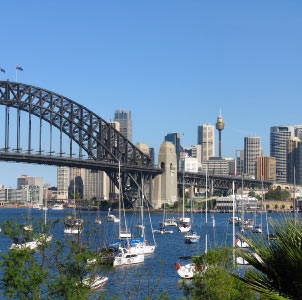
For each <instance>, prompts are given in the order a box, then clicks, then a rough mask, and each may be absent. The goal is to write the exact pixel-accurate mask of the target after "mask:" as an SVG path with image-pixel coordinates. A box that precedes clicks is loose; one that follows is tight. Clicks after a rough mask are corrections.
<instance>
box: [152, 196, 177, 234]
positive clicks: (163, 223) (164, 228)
mask: <svg viewBox="0 0 302 300" xmlns="http://www.w3.org/2000/svg"><path fill="white" fill-rule="evenodd" d="M165 220H166V203H165V202H164V211H163V220H162V222H160V228H159V229H156V230H153V232H155V233H161V234H166V233H173V230H166V226H165V224H166V222H165Z"/></svg>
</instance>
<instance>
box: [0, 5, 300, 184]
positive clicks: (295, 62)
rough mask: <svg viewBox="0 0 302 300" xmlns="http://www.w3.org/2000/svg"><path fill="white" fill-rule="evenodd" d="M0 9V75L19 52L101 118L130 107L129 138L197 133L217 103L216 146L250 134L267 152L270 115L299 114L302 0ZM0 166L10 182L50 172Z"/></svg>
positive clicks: (292, 118) (10, 71)
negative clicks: (220, 121)
mask: <svg viewBox="0 0 302 300" xmlns="http://www.w3.org/2000/svg"><path fill="white" fill-rule="evenodd" d="M1 12H2V13H1V18H0V24H1V28H2V32H1V33H2V34H1V47H0V67H2V68H4V69H5V70H6V73H5V74H3V73H0V78H1V79H7V78H9V79H10V80H15V66H16V64H19V65H21V66H22V67H23V68H24V72H22V73H21V72H20V73H19V78H18V81H20V82H24V83H28V84H32V85H36V86H39V87H43V88H46V89H48V90H52V91H55V92H58V93H60V94H62V95H64V96H66V97H69V98H71V99H73V100H75V101H77V102H79V103H81V104H83V105H85V106H87V107H88V108H90V109H92V110H93V111H95V112H96V113H97V114H98V115H100V116H101V117H103V118H104V119H106V120H110V119H112V118H113V112H114V110H115V109H118V108H122V109H130V110H132V117H133V140H134V142H137V141H141V142H145V143H147V144H148V145H149V146H151V147H155V148H156V149H159V146H160V144H161V142H162V141H163V139H164V136H165V135H166V133H168V132H181V133H184V145H185V146H190V145H193V144H196V143H197V126H198V125H200V124H203V123H211V124H214V123H215V122H216V118H217V116H218V113H219V108H220V107H221V109H222V114H223V117H224V120H225V130H224V132H223V137H222V138H223V155H224V156H226V157H232V156H234V151H235V149H242V148H243V138H244V136H252V135H257V136H261V137H262V143H263V148H264V153H265V154H267V155H268V154H269V128H270V126H274V125H281V124H301V123H302V120H301V94H302V85H301V79H302V78H301V70H302V56H301V53H302V2H301V1H298V0H297V1H294V0H292V1H285V0H284V1H279V0H272V1H269V0H267V1H263V0H259V1H257V0H254V1H239V0H238V1H233V0H229V1H224V0H221V1H219V0H217V1H202V0H152V1H151V0H144V1H142V0H110V1H109V0H107V1H103V0H93V1H58V0H52V1H48V0H45V1H38V0H36V1H33V0H32V1H31V0H29V1H23V0H20V1H14V0H11V1H3V3H1ZM2 126H4V122H3V125H2ZM2 126H1V127H2ZM1 127H0V128H1ZM0 142H1V141H0ZM216 148H217V147H216ZM0 166H1V170H4V169H5V170H8V171H7V172H5V173H4V172H0V183H3V184H6V185H11V186H15V184H16V183H15V182H16V177H17V176H18V175H20V174H23V173H26V174H30V175H35V176H38V175H41V176H44V177H45V181H47V182H49V183H51V184H56V169H55V168H53V167H41V166H32V165H26V164H8V163H4V162H2V163H0Z"/></svg>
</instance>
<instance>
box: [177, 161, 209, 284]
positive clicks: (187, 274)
mask: <svg viewBox="0 0 302 300" xmlns="http://www.w3.org/2000/svg"><path fill="white" fill-rule="evenodd" d="M191 206H192V205H191ZM198 240H199V239H198ZM207 252H208V168H207V165H206V224H205V253H207ZM179 259H182V260H183V259H191V257H186V256H185V257H180V258H179ZM175 270H176V271H177V274H178V275H179V276H180V277H181V278H183V279H191V278H193V276H194V275H195V274H196V272H198V273H202V272H204V271H205V270H206V267H205V266H204V265H196V264H195V263H193V262H192V263H188V264H185V265H181V264H180V263H176V264H175Z"/></svg>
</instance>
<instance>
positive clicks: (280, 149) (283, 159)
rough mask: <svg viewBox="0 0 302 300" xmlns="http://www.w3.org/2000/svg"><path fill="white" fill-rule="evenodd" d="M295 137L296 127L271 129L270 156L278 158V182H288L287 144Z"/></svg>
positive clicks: (275, 127)
mask: <svg viewBox="0 0 302 300" xmlns="http://www.w3.org/2000/svg"><path fill="white" fill-rule="evenodd" d="M294 136H295V127H294V126H291V125H288V126H273V127H271V129H270V156H272V157H275V158H276V181H277V182H280V183H286V181H287V175H286V174H287V142H288V140H289V139H290V138H291V137H294Z"/></svg>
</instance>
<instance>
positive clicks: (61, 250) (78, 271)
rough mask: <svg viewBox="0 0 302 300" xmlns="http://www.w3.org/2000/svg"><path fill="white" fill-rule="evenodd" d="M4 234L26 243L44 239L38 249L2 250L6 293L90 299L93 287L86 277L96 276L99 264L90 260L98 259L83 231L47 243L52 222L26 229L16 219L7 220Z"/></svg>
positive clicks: (3, 225) (81, 299)
mask: <svg viewBox="0 0 302 300" xmlns="http://www.w3.org/2000/svg"><path fill="white" fill-rule="evenodd" d="M1 227H2V230H3V233H4V235H6V236H8V237H10V238H12V239H13V240H14V241H18V242H19V243H21V244H24V243H25V242H27V241H30V240H37V239H39V241H41V242H40V243H39V247H38V249H37V251H36V250H30V249H28V248H26V247H23V248H21V249H15V250H14V249H12V250H9V251H8V252H7V253H4V254H2V260H1V269H2V271H3V272H4V275H3V287H4V291H5V295H6V296H8V297H9V298H13V299H16V298H17V299H22V300H23V299H24V300H25V299H33V300H36V299H62V300H63V299H64V300H86V299H89V293H90V289H89V287H88V286H87V285H86V284H83V280H84V279H85V278H87V276H88V275H89V277H90V278H92V280H93V278H94V276H95V274H96V269H97V268H98V267H99V266H98V265H97V264H87V260H88V259H96V260H97V259H98V255H97V253H96V252H95V251H92V250H91V247H90V244H89V243H88V242H87V243H84V242H83V240H82V236H81V235H77V236H76V237H75V238H72V239H68V238H66V239H64V240H56V241H54V242H53V243H47V242H46V239H45V238H44V239H42V238H41V237H46V236H49V234H50V233H49V231H50V228H51V227H50V226H46V225H43V222H38V223H37V224H34V226H33V231H26V230H24V224H18V223H17V222H16V220H12V221H4V223H3V224H2V226H1Z"/></svg>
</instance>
